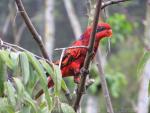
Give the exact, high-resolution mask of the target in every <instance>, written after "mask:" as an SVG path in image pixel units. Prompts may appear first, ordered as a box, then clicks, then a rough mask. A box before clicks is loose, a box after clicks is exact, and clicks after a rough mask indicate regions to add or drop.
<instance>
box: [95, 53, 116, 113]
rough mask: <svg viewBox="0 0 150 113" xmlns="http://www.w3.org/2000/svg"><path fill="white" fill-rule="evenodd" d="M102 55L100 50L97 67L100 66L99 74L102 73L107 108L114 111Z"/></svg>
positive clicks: (97, 56) (111, 111)
mask: <svg viewBox="0 0 150 113" xmlns="http://www.w3.org/2000/svg"><path fill="white" fill-rule="evenodd" d="M100 56H101V55H100V51H99V50H98V53H97V55H96V59H97V62H98V64H97V67H98V71H99V75H100V80H101V85H102V90H103V95H104V98H105V101H106V108H107V112H108V113H114V111H113V107H112V104H111V99H110V96H109V91H108V87H107V83H106V79H105V73H104V70H103V68H102V63H101V59H100Z"/></svg>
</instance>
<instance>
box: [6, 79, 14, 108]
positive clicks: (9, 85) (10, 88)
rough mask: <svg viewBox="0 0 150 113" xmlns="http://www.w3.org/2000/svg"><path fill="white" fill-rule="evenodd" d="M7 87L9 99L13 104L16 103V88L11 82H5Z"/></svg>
mask: <svg viewBox="0 0 150 113" xmlns="http://www.w3.org/2000/svg"><path fill="white" fill-rule="evenodd" d="M5 89H6V94H7V95H8V100H9V102H10V103H11V105H12V106H15V105H16V99H15V89H14V87H13V85H12V83H11V82H9V81H8V82H5Z"/></svg>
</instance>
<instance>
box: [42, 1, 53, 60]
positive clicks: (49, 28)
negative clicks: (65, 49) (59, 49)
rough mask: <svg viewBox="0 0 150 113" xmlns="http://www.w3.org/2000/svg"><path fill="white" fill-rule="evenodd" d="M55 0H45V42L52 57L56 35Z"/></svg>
mask: <svg viewBox="0 0 150 113" xmlns="http://www.w3.org/2000/svg"><path fill="white" fill-rule="evenodd" d="M54 1H55V0H45V28H44V35H45V36H44V43H45V47H46V49H47V51H48V53H49V56H50V57H51V56H52V52H53V48H54V37H55V22H54Z"/></svg>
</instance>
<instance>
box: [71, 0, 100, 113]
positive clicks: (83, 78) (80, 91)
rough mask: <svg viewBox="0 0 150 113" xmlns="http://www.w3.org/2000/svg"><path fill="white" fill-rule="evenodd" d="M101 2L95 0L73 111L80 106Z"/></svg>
mask: <svg viewBox="0 0 150 113" xmlns="http://www.w3.org/2000/svg"><path fill="white" fill-rule="evenodd" d="M101 3H102V0H98V1H97V5H96V11H95V16H94V23H93V27H92V28H93V29H92V34H91V36H90V42H89V46H88V47H89V48H88V52H87V54H86V58H85V61H84V65H83V69H84V70H85V72H83V73H81V75H82V76H81V84H80V85H79V88H78V92H77V97H76V100H75V103H74V105H73V107H74V110H75V111H77V110H78V108H79V106H80V101H81V98H82V94H83V92H84V89H85V82H86V77H87V73H86V71H87V70H88V68H89V64H90V60H91V57H92V54H93V48H94V47H93V46H94V41H95V33H96V27H97V24H98V19H99V14H100V11H101Z"/></svg>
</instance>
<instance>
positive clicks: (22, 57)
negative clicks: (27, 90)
mask: <svg viewBox="0 0 150 113" xmlns="http://www.w3.org/2000/svg"><path fill="white" fill-rule="evenodd" d="M19 64H20V69H21V75H22V76H23V83H24V84H25V85H26V84H27V82H28V80H29V74H30V70H29V61H28V57H27V55H26V54H25V53H23V52H21V53H20V54H19Z"/></svg>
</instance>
